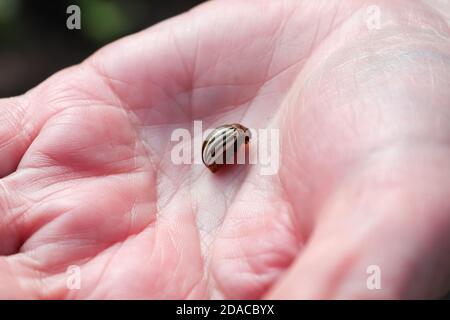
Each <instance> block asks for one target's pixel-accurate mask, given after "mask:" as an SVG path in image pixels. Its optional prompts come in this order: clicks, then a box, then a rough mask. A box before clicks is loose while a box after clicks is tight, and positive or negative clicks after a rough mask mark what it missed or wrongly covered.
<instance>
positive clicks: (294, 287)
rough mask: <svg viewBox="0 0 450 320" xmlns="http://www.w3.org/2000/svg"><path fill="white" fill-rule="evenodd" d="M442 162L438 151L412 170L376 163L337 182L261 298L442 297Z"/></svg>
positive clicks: (449, 242) (448, 283) (446, 268)
mask: <svg viewBox="0 0 450 320" xmlns="http://www.w3.org/2000/svg"><path fill="white" fill-rule="evenodd" d="M416 155H417V154H416ZM389 157H391V156H389ZM446 158H448V152H447V151H443V150H442V151H441V152H437V151H436V152H435V153H434V156H431V155H430V156H427V155H426V154H421V155H420V156H417V157H416V160H415V163H411V162H409V163H408V162H406V161H404V160H405V159H401V161H400V159H399V161H397V162H396V164H395V165H392V159H388V158H387V157H383V160H384V161H383V163H384V164H382V163H381V162H378V164H377V165H374V166H372V165H369V167H370V168H367V167H366V168H364V169H361V171H362V172H360V173H359V174H355V176H353V177H352V178H349V179H348V180H347V181H345V182H343V183H342V186H341V188H340V189H339V190H338V191H336V192H335V193H334V194H333V195H332V196H331V198H330V200H329V201H328V202H327V204H326V205H325V206H324V208H323V210H321V212H320V219H319V220H318V222H317V223H318V227H317V229H316V230H315V231H314V233H313V235H312V237H311V239H310V241H309V242H308V244H307V246H306V247H305V250H304V251H303V253H302V254H301V255H300V256H299V257H298V258H297V260H296V261H295V262H294V263H293V265H292V266H291V267H290V270H289V271H288V272H287V274H286V275H285V276H284V278H283V279H282V280H281V281H280V282H279V283H278V284H277V285H276V286H275V287H274V288H273V290H272V292H271V293H270V294H269V296H268V298H273V299H302V298H308V299H324V298H326V299H335V298H345V299H349V298H377V299H378V298H382V299H386V298H402V299H406V298H441V297H443V296H444V295H445V294H446V293H447V292H448V291H449V289H450V258H449V256H448V255H447V254H446V253H447V252H450V251H449V250H450V205H449V204H448V192H449V191H450V174H449V172H450V170H449V169H450V168H449V167H448V163H447V164H446V160H445V159H446ZM386 163H389V165H385V164H386ZM424 163H428V166H426V165H424ZM436 168H439V169H436ZM441 169H444V170H443V171H442V170H441ZM378 280H379V282H377V281H378Z"/></svg>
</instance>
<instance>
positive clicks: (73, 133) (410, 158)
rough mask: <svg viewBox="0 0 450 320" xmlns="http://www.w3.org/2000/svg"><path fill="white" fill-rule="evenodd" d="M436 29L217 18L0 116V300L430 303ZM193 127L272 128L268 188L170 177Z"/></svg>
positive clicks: (440, 125)
mask: <svg viewBox="0 0 450 320" xmlns="http://www.w3.org/2000/svg"><path fill="white" fill-rule="evenodd" d="M373 4H375V5H378V6H379V8H380V9H381V14H382V16H381V18H382V19H381V29H379V30H370V29H369V28H368V27H367V25H366V10H367V7H368V6H369V5H373ZM449 19H450V8H449V7H448V5H447V6H445V5H443V2H442V1H437V0H436V1H431V0H430V1H419V0H417V1H409V0H398V1H388V0H379V1H377V0H374V1H363V0H352V1H350V0H348V1H338V0H335V1H325V0H323V1H306V0H305V1H301V0H299V1H288V0H286V1H281V0H280V1H271V0H266V1H262V0H261V1H242V0H239V1H238V0H231V1H230V0H227V1H214V2H211V3H207V4H204V5H202V6H200V7H198V8H196V9H194V10H192V11H190V12H188V13H186V14H183V15H181V16H178V17H175V18H173V19H170V20H168V21H166V22H163V23H161V24H159V25H157V26H154V27H152V28H150V29H148V30H145V31H143V32H140V33H138V34H135V35H132V36H130V37H127V38H125V39H122V40H120V41H118V42H115V43H113V44H111V45H109V46H107V47H106V48H103V49H102V50H100V51H99V52H97V53H96V54H94V55H93V56H92V57H90V58H89V59H87V60H86V61H84V62H83V63H81V64H80V65H77V66H74V67H71V68H69V69H66V70H63V71H61V72H59V73H58V74H56V75H54V76H52V77H51V78H49V79H48V80H46V81H45V82H43V83H42V84H41V85H39V86H38V87H36V88H34V89H32V90H31V91H29V92H27V93H26V94H25V95H23V96H21V97H15V98H11V99H1V100H0V108H1V109H2V110H3V111H2V112H1V113H0V177H2V179H0V255H1V256H0V284H1V285H0V298H75V299H80V298H100V299H102V298H199V299H204V298H275V299H278V298H293V299H296V298H436V297H440V296H442V295H444V294H445V293H446V291H448V289H449V288H450V256H449V254H448V253H449V252H450V201H449V194H450V161H449V158H450V148H449V146H450V108H449V106H450V90H449V88H450V41H449V39H450V28H449V24H448V21H450V20H449ZM193 120H203V121H204V123H203V125H204V127H205V128H206V127H214V126H217V125H221V124H224V123H234V122H238V123H242V124H244V125H245V126H248V127H252V128H265V127H275V128H280V130H281V142H282V144H281V168H280V171H279V172H278V174H277V175H274V176H263V175H261V174H260V170H259V169H260V168H259V165H254V166H246V167H243V166H239V167H234V168H233V169H232V170H225V171H223V172H222V171H221V172H219V173H218V174H216V175H213V174H211V172H209V170H207V169H206V168H205V167H204V166H203V165H199V164H193V165H182V166H176V165H174V164H173V163H172V162H171V159H170V152H171V148H172V146H173V143H171V142H170V134H171V132H172V130H173V129H176V128H191V126H192V121H193ZM196 138H199V137H196ZM70 265H78V266H80V268H81V276H82V278H81V288H80V290H68V289H67V286H66V278H67V273H66V270H67V268H68V267H69V266H70ZM370 265H377V266H379V267H380V269H381V285H382V288H381V289H380V290H368V289H367V287H366V279H367V277H368V276H369V275H368V274H367V273H366V270H367V268H368V267H369V266H370Z"/></svg>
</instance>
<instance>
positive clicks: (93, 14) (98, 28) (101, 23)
mask: <svg viewBox="0 0 450 320" xmlns="http://www.w3.org/2000/svg"><path fill="white" fill-rule="evenodd" d="M0 1H2V0H0ZM80 8H81V26H82V27H81V30H82V31H83V32H84V34H85V35H86V36H87V37H88V38H89V39H91V40H93V41H95V42H97V43H100V44H101V43H106V42H109V41H111V40H113V39H115V38H117V37H120V36H122V35H125V34H126V33H128V32H129V31H130V28H131V25H130V21H129V19H128V17H127V16H126V15H125V14H124V11H123V10H121V8H120V6H119V4H118V3H117V2H112V1H107V0H82V1H81V2H80Z"/></svg>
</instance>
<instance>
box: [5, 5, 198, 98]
mask: <svg viewBox="0 0 450 320" xmlns="http://www.w3.org/2000/svg"><path fill="white" fill-rule="evenodd" d="M201 2H204V0H67V1H66V0H52V1H50V0H0V97H9V96H13V95H18V94H22V93H24V92H25V91H27V90H28V89H30V88H32V87H33V86H35V85H36V84H38V83H39V82H41V81H42V80H44V79H46V78H47V77H48V76H50V75H51V74H53V73H55V72H56V71H58V70H60V69H62V68H64V67H67V66H70V65H72V64H75V63H78V62H80V61H82V60H83V59H84V58H86V57H87V56H88V55H90V54H91V53H92V52H94V51H95V50H97V49H98V48H100V47H102V46H103V45H105V44H106V43H108V42H111V41H113V40H115V39H117V38H120V37H122V36H124V35H127V34H130V33H134V32H136V31H139V30H142V29H144V28H146V27H148V26H151V25H153V24H155V23H157V22H159V21H161V20H164V19H166V18H169V17H171V16H174V15H177V14H179V13H182V12H184V11H186V10H189V9H190V8H192V7H194V6H195V5H197V4H200V3H201ZM73 4H75V5H78V6H79V7H80V9H81V30H69V29H68V28H67V27H66V21H67V18H68V17H69V16H70V14H67V13H66V11H67V7H68V6H70V5H73Z"/></svg>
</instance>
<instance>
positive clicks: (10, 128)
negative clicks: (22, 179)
mask: <svg viewBox="0 0 450 320" xmlns="http://www.w3.org/2000/svg"><path fill="white" fill-rule="evenodd" d="M26 110H27V107H26V99H25V98H24V97H17V98H10V99H0V178H1V177H4V176H6V175H8V174H10V173H12V172H13V171H14V170H15V169H16V168H17V165H18V164H19V161H20V159H21V158H22V156H23V154H24V153H25V150H26V149H27V147H28V146H29V145H30V140H31V137H30V136H31V132H30V130H31V128H30V126H29V125H28V119H27V118H28V117H27V114H26Z"/></svg>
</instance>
